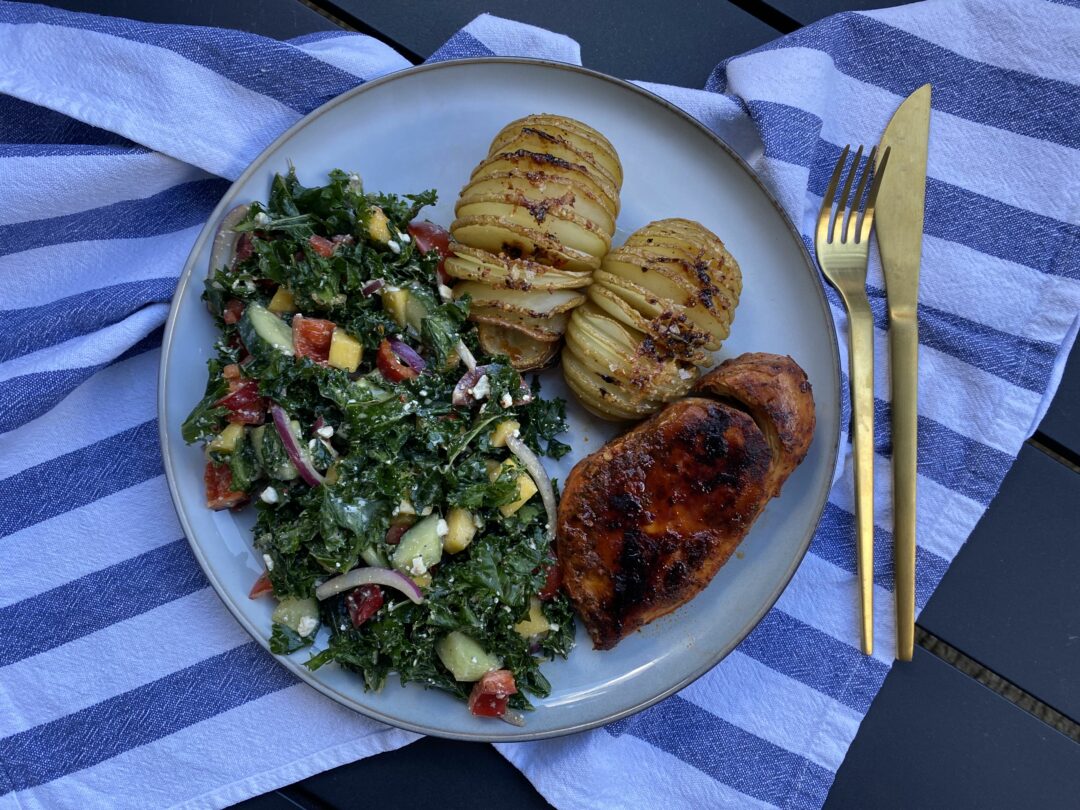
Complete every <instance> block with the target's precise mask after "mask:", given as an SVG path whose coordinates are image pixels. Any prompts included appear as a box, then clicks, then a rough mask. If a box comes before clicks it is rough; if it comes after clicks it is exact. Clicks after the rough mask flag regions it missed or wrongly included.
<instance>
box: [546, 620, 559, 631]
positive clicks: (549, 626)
mask: <svg viewBox="0 0 1080 810" xmlns="http://www.w3.org/2000/svg"><path fill="white" fill-rule="evenodd" d="M548 628H549V629H550V630H551V632H552V633H558V632H559V625H557V624H555V623H554V622H552V623H551V624H549V625H548Z"/></svg>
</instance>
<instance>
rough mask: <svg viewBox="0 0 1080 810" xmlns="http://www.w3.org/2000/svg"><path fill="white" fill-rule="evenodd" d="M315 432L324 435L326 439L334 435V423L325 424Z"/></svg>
mask: <svg viewBox="0 0 1080 810" xmlns="http://www.w3.org/2000/svg"><path fill="white" fill-rule="evenodd" d="M315 432H316V433H318V434H319V435H320V436H322V437H323V438H324V439H329V438H331V437H332V436H333V435H334V427H333V425H323V426H322V427H321V428H319V429H318V430H316V431H315Z"/></svg>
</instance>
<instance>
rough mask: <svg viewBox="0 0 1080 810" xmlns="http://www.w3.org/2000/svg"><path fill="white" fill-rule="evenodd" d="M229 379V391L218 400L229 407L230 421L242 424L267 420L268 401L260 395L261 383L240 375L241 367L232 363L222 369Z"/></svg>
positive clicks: (260, 422)
mask: <svg viewBox="0 0 1080 810" xmlns="http://www.w3.org/2000/svg"><path fill="white" fill-rule="evenodd" d="M222 373H223V374H224V375H225V379H226V380H228V381H229V393H227V394H226V395H225V396H223V397H222V398H221V399H219V400H218V401H217V403H215V404H217V405H223V406H224V407H226V408H228V409H229V421H230V422H239V423H240V424H242V425H261V424H262V423H263V422H264V421H265V420H266V409H267V408H268V407H270V406H269V404H268V403H267V401H266V400H265V399H264V398H263V397H261V396H259V384H258V383H257V382H256V381H255V380H252V379H250V378H245V377H241V376H240V367H239V366H237V365H236V364H234V363H230V364H229V365H227V366H225V368H224V369H222Z"/></svg>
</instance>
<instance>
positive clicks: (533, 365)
mask: <svg viewBox="0 0 1080 810" xmlns="http://www.w3.org/2000/svg"><path fill="white" fill-rule="evenodd" d="M476 331H477V337H478V338H479V340H480V347H481V348H482V349H483V350H484V351H485V352H487V353H488V354H503V355H506V356H507V357H509V358H510V363H511V365H513V367H514V368H516V369H517V370H518V371H532V370H534V369H540V368H544V367H545V366H547V365H548V364H550V363H551V361H552V360H554V359H555V357H556V355H558V353H559V344H558V342H557V341H555V342H550V343H543V342H540V341H536V340H533V339H532V338H530V337H529V336H528V335H526V334H524V333H523V332H520V331H518V330H517V329H511V328H508V327H506V326H500V325H497V324H493V323H478V324H477V325H476Z"/></svg>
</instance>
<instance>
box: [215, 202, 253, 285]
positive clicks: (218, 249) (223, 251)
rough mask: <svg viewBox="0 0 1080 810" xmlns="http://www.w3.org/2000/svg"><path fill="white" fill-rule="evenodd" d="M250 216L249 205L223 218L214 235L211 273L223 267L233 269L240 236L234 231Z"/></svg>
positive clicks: (236, 209)
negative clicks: (237, 241)
mask: <svg viewBox="0 0 1080 810" xmlns="http://www.w3.org/2000/svg"><path fill="white" fill-rule="evenodd" d="M247 215H248V206H247V205H238V206H236V208H234V209H232V210H231V211H230V212H229V213H227V214H226V215H225V216H223V217H222V218H221V224H220V225H218V229H217V233H216V234H214V243H213V245H212V246H211V247H210V272H211V273H214V272H216V271H218V270H220V269H221V268H222V267H231V266H232V261H233V256H234V255H235V253H236V240H237V239H239V238H240V234H238V233H237V232H236V231H234V230H233V228H235V227H236V226H237V225H239V224H240V223H241V222H243V221H244V218H245V217H247Z"/></svg>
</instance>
